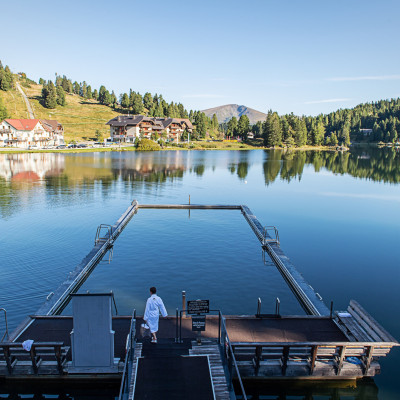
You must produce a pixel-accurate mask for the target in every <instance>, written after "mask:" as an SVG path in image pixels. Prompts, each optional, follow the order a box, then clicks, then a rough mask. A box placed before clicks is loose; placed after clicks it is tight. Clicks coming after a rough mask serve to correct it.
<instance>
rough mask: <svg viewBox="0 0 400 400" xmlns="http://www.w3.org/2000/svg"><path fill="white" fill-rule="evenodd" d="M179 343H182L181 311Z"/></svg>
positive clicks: (180, 317) (180, 315)
mask: <svg viewBox="0 0 400 400" xmlns="http://www.w3.org/2000/svg"><path fill="white" fill-rule="evenodd" d="M179 343H182V310H181V311H180V313H179Z"/></svg>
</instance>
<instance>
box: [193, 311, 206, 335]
mask: <svg viewBox="0 0 400 400" xmlns="http://www.w3.org/2000/svg"><path fill="white" fill-rule="evenodd" d="M205 330H206V316H205V315H194V316H193V317H192V331H193V332H204V331H205Z"/></svg>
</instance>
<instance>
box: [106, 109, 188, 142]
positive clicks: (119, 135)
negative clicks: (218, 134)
mask: <svg viewBox="0 0 400 400" xmlns="http://www.w3.org/2000/svg"><path fill="white" fill-rule="evenodd" d="M107 125H110V136H111V139H112V141H114V142H128V143H129V142H134V141H135V139H136V138H147V139H151V137H152V135H153V134H154V133H156V134H158V135H159V136H165V138H166V140H167V141H171V142H173V141H176V142H178V141H179V140H180V137H181V135H182V133H183V132H184V131H185V130H187V131H188V132H190V133H191V132H192V131H193V125H192V123H191V122H190V121H189V120H188V119H184V118H156V117H146V116H144V115H119V116H118V117H115V118H113V119H111V120H110V121H108V122H107Z"/></svg>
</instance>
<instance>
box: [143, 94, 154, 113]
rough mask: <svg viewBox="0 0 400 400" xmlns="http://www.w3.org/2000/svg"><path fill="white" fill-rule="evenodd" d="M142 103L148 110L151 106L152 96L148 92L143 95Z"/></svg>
mask: <svg viewBox="0 0 400 400" xmlns="http://www.w3.org/2000/svg"><path fill="white" fill-rule="evenodd" d="M143 105H144V107H145V108H147V110H149V111H150V109H151V108H152V107H153V97H152V96H151V94H150V93H149V92H147V93H145V94H144V96H143Z"/></svg>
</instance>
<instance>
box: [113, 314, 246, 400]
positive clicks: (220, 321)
mask: <svg viewBox="0 0 400 400" xmlns="http://www.w3.org/2000/svg"><path fill="white" fill-rule="evenodd" d="M209 311H210V312H218V344H219V346H220V347H221V348H222V351H221V354H222V355H223V356H224V358H225V359H228V357H227V354H226V352H225V351H224V346H225V340H224V343H222V340H221V339H222V331H224V334H225V338H226V339H227V343H228V348H229V351H230V354H231V359H232V360H233V363H234V366H235V371H236V375H237V377H238V380H239V384H240V389H241V391H242V396H243V400H247V396H246V392H245V390H244V386H243V382H242V378H241V376H240V372H239V368H238V366H237V362H236V358H235V354H234V352H233V349H232V345H231V342H230V340H229V336H228V332H227V330H226V325H225V318H224V317H223V315H222V312H221V310H209ZM183 312H186V310H179V335H178V324H176V330H177V332H176V334H177V341H178V343H181V342H182V313H183ZM176 317H178V308H177V309H176ZM228 369H229V368H228ZM229 379H230V385H231V384H232V374H231V371H230V370H229ZM119 400H122V399H119Z"/></svg>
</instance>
